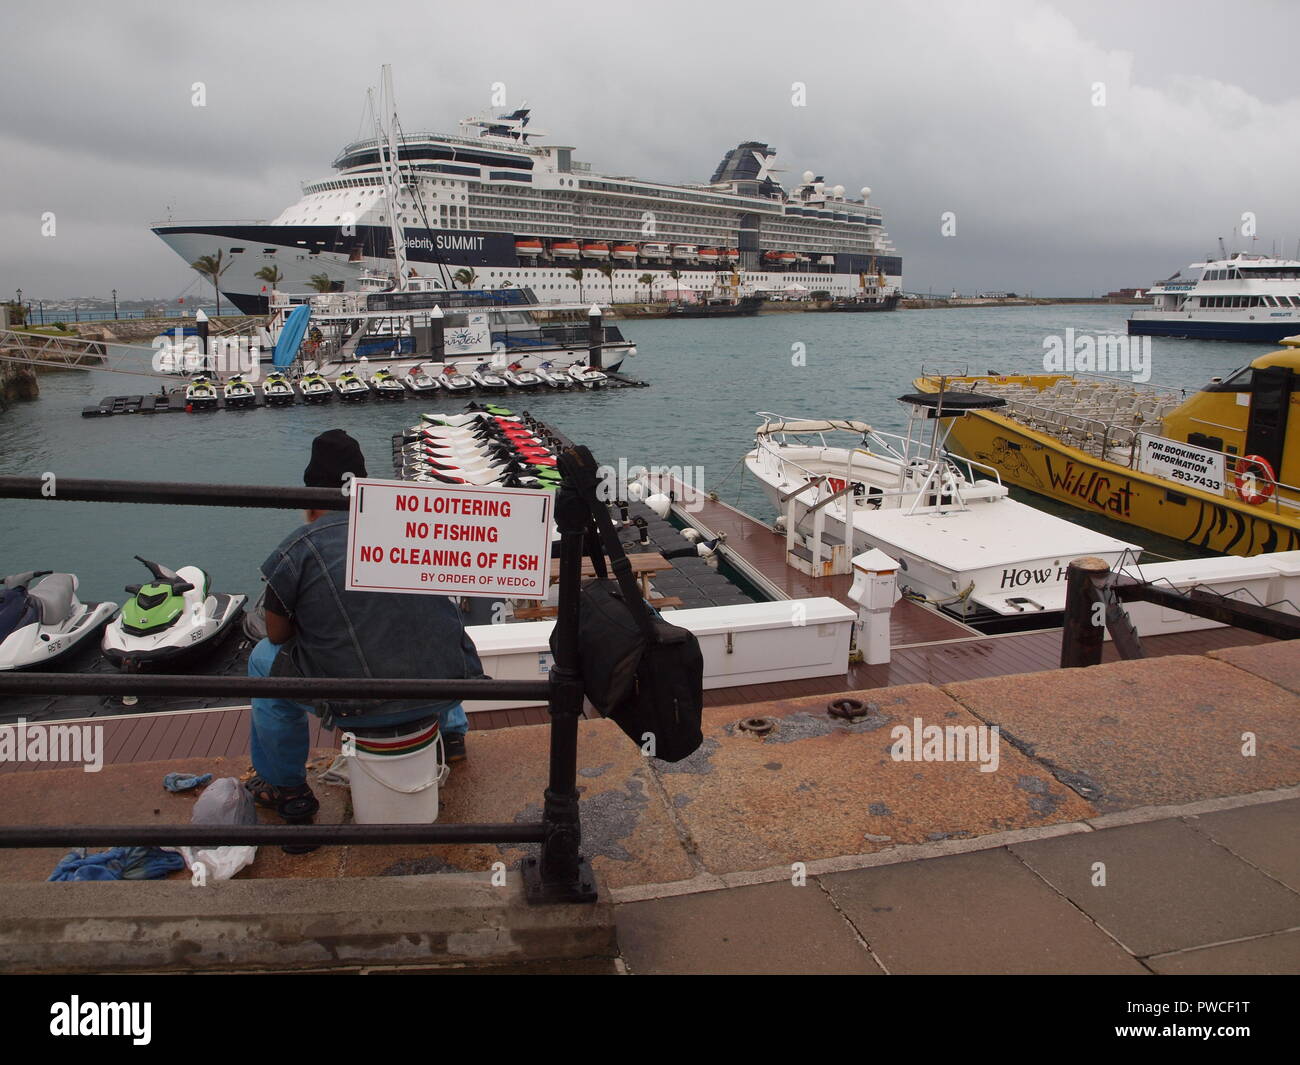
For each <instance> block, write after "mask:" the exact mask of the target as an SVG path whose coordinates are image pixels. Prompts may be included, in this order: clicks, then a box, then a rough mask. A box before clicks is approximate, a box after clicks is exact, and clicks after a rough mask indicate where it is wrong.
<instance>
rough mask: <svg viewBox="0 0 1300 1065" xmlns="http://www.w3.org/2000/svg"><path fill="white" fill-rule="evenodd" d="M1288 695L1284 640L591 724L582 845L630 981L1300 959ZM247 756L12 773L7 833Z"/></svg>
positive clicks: (526, 750)
mask: <svg viewBox="0 0 1300 1065" xmlns="http://www.w3.org/2000/svg"><path fill="white" fill-rule="evenodd" d="M1297 693H1300V645H1296V644H1284V643H1275V644H1267V645H1260V646H1257V647H1243V648H1233V649H1229V650H1224V651H1219V652H1214V653H1212V654H1210V655H1207V656H1171V657H1166V658H1160V659H1151V660H1144V661H1134V662H1117V663H1112V664H1109V665H1103V666H1097V667H1093V668H1091V669H1086V670H1058V671H1054V672H1050V673H1039V674H1030V675H1024V676H1015V677H998V678H990V679H986V680H978V681H969V682H963V683H958V684H949V685H944V686H941V687H936V686H932V685H925V684H917V685H909V686H904V687H897V688H888V689H874V690H871V691H867V692H859V693H854V694H855V696H856V697H857V698H858V699H860V700H862V701H863V702H864V704H865V705H864V706H863V708H862V715H861V716H860V717H859V718H858V719H857V720H855V721H843V720H839V719H836V718H834V717H832V716H830V715H829V714H828V712H827V704H828V702H829V700H830V697H827V696H818V697H805V698H799V699H791V700H782V701H776V702H771V703H764V704H757V705H746V706H732V707H715V708H711V709H708V710H706V711H705V742H704V745H703V747H702V748H701V749H700V750H699V751H697V752H696V754H694V755H693V756H692V757H691V758H689V759H686V760H684V761H682V762H679V763H676V764H673V765H668V764H664V763H660V762H657V761H652V760H648V759H645V758H643V757H642V756H641V755H640V752H639V750H638V748H637V747H636V746H635V745H634V744H632V743H631V742H630V741H629V740H627V739H626V738H625V737H624V736H623V735H622V733H621V732H620V731H619V730H618V729H617V728H616V727H615V726H614V725H613V724H612V722H608V721H584V722H582V723H581V725H580V739H579V765H580V766H581V767H582V768H581V770H580V776H579V785H580V789H581V792H582V800H583V804H582V816H583V833H584V851H585V852H586V854H587V855H588V856H589V857H590V859H591V861H592V865H593V867H594V869H595V871H596V874H597V877H598V878H599V880H600V883H601V886H602V889H603V890H604V891H605V892H606V895H607V898H608V899H609V900H610V901H611V902H612V903H613V904H614V905H615V912H614V917H615V920H616V922H617V926H618V932H619V944H620V947H621V952H622V958H623V964H625V965H626V968H627V969H628V970H630V971H631V972H634V973H640V972H647V973H648V972H705V971H707V972H713V971H718V972H722V971H727V972H731V971H741V972H772V971H779V972H805V971H807V972H812V971H818V972H891V973H892V972H1139V973H1140V972H1203V971H1212V972H1220V971H1222V972H1237V971H1241V972H1297V971H1300V832H1298V831H1297V828H1300V824H1298V822H1300V788H1298V787H1297V785H1300V694H1297ZM755 719H757V721H755ZM751 722H753V724H752V725H751ZM935 726H937V727H938V732H937V735H936V734H935V732H934V727H935ZM993 726H996V727H997V729H998V733H997V734H994V733H993V731H992V727H993ZM981 729H985V730H986V731H984V732H981V731H980V730H981ZM913 732H916V735H915V736H914V737H913V736H912V733H913ZM900 736H905V737H906V740H905V742H901V746H899V744H900ZM547 739H548V730H547V728H546V727H545V726H535V727H523V728H512V729H500V730H496V731H492V732H485V733H475V734H473V735H471V737H470V743H469V748H470V752H469V753H470V757H469V761H468V762H467V763H464V764H462V765H459V766H457V767H456V768H455V770H454V771H453V774H452V778H451V780H450V781H449V782H448V784H447V785H446V786H445V788H444V789H443V792H442V796H441V798H442V811H443V812H442V814H441V816H440V820H443V821H446V822H451V823H455V822H470V821H475V822H485V821H491V822H503V821H506V822H508V821H512V820H535V819H536V818H537V816H538V815H539V813H540V808H539V804H540V799H541V794H542V790H543V788H544V786H545V775H546V747H547ZM981 743H982V744H983V745H982V746H981ZM945 745H946V747H947V749H946V750H945V749H944V748H945ZM896 747H898V750H899V751H902V750H905V751H906V752H907V753H908V754H909V755H910V756H911V758H910V760H900V759H898V758H896V757H894V753H895V752H894V749H895V748H896ZM936 754H942V755H944V756H945V757H944V758H943V759H942V760H937V759H936V758H935V757H934V756H935V755H936ZM244 768H245V766H243V765H242V764H235V763H234V762H233V761H228V762H225V763H222V762H219V761H215V762H208V761H203V760H187V761H184V762H165V763H158V762H154V763H145V764H137V765H120V766H108V767H105V768H104V770H103V771H102V772H100V773H96V774H83V773H81V772H80V771H79V770H53V771H46V772H21V773H9V774H4V775H2V776H0V809H4V811H5V814H4V820H5V822H6V823H9V824H19V823H42V822H44V823H72V824H76V823H81V824H90V823H123V824H126V823H132V824H139V823H167V822H187V821H188V820H189V809H190V807H191V805H192V803H193V798H192V797H191V796H175V795H169V794H167V793H165V792H163V791H162V789H161V787H160V782H161V779H162V776H163V774H164V773H166V772H168V771H170V770H173V769H184V770H187V771H194V772H206V771H212V772H215V773H217V774H218V775H239V774H240V773H241V772H242V771H243V770H244ZM318 791H320V792H321V793H322V796H321V797H322V801H323V803H324V806H323V810H322V814H321V816H320V818H319V820H320V821H321V822H322V823H324V822H338V821H341V820H346V819H347V816H348V810H347V793H346V790H344V789H337V788H327V787H321V788H318ZM527 853H528V848H527V847H524V846H511V845H501V846H496V845H463V846H448V847H437V848H434V847H327V848H322V849H321V850H319V851H317V852H315V853H314V854H311V855H308V856H305V857H299V858H290V857H288V856H285V855H283V854H281V853H280V852H279V851H278V850H277V849H274V848H263V849H262V851H261V852H259V855H258V861H257V863H256V864H255V865H254V866H253V867H252V868H251V869H250V870H248V871H247V872H246V873H245V874H242V875H241V879H242V878H243V877H252V878H261V879H264V880H267V881H274V882H276V883H279V884H281V885H283V886H284V887H285V888H286V889H291V886H292V884H293V883H294V882H295V881H298V882H302V881H303V879H304V878H311V879H313V880H317V879H320V878H325V879H334V878H349V877H355V878H368V879H369V880H370V881H373V880H374V878H376V877H400V876H411V875H422V874H436V873H465V874H473V875H481V874H484V873H485V872H486V871H487V870H488V869H489V868H490V867H491V866H492V865H493V863H495V862H498V861H499V862H504V863H505V864H506V865H507V866H508V867H511V868H514V867H517V865H518V863H519V861H520V859H521V858H522V857H523V856H525V855H526V854H527ZM58 857H59V855H58V854H57V853H53V852H50V851H11V852H3V851H0V881H10V882H13V881H26V882H31V881H35V880H41V879H43V878H44V877H45V876H47V875H48V872H49V870H50V869H51V868H53V865H54V863H55V861H56V860H57V858H58ZM286 881H287V883H286ZM796 883H801V884H802V885H803V886H795V884H796ZM3 917H4V910H3V895H0V918H3ZM533 960H536V959H529V958H522V957H521V958H519V959H518V961H519V962H520V963H523V962H529V961H533ZM437 961H438V959H437V958H434V957H431V958H430V959H429V962H430V963H431V964H436V963H437ZM601 968H602V967H601V966H600V965H597V966H596V969H597V970H600V969H601Z"/></svg>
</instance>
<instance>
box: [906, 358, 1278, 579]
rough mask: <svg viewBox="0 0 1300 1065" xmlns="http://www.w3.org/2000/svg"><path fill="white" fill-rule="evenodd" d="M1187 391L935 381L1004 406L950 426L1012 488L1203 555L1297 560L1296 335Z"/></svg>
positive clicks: (988, 379) (922, 385) (1037, 379)
mask: <svg viewBox="0 0 1300 1065" xmlns="http://www.w3.org/2000/svg"><path fill="white" fill-rule="evenodd" d="M1283 344H1284V346H1283V348H1282V349H1281V350H1279V351H1274V352H1271V353H1269V354H1267V355H1261V356H1259V357H1258V358H1256V359H1254V360H1253V361H1252V362H1250V363H1249V364H1248V365H1246V366H1243V367H1241V369H1239V370H1237V371H1235V372H1234V373H1231V374H1229V375H1228V376H1227V377H1226V378H1222V379H1220V378H1215V379H1214V380H1212V381H1211V382H1210V383H1209V384H1207V385H1206V386H1205V387H1204V388H1202V389H1201V390H1200V391H1199V392H1193V393H1192V394H1191V395H1186V394H1184V393H1182V392H1176V391H1170V390H1162V389H1158V388H1150V387H1144V386H1139V385H1135V384H1132V383H1131V382H1128V381H1116V380H1113V379H1108V378H1106V377H1103V376H1094V375H1085V374H1026V375H1007V376H988V375H984V376H959V377H948V376H936V375H927V376H925V377H922V378H920V379H918V380H917V381H916V387H917V388H918V389H919V390H920V391H922V392H929V393H939V392H942V393H943V394H944V395H946V396H949V397H954V398H961V399H963V400H965V399H967V398H968V397H970V396H971V394H972V393H973V394H975V395H978V396H988V397H991V398H998V399H1002V400H1003V401H1004V405H1002V406H1000V407H996V408H987V409H979V410H974V411H972V412H971V413H970V415H969V416H967V417H965V418H962V419H961V420H959V421H958V422H957V423H956V424H955V425H954V427H953V430H952V434H951V443H952V446H953V448H954V450H956V451H957V452H959V453H960V454H962V455H964V456H967V457H968V458H970V459H972V460H975V461H978V462H981V463H984V464H986V465H988V466H991V467H993V468H995V469H996V470H997V471H998V472H999V474H1000V475H1001V477H1003V478H1004V479H1005V480H1007V481H1008V482H1010V483H1011V484H1014V485H1018V486H1019V487H1021V488H1025V489H1028V490H1029V491H1031V492H1035V493H1037V494H1039V495H1043V496H1047V497H1049V498H1051V499H1056V500H1059V501H1061V502H1063V503H1068V504H1070V505H1071V506H1074V507H1078V508H1079V509H1080V510H1085V511H1088V512H1090V513H1093V514H1100V515H1103V516H1105V517H1107V518H1111V519H1114V520H1116V521H1122V522H1126V523H1127V524H1130V525H1134V526H1138V527H1139V528H1143V529H1149V530H1151V531H1152V532H1156V533H1160V534H1161V535H1163V536H1168V537H1172V538H1173V539H1175V540H1182V541H1185V542H1186V543H1189V544H1192V545H1194V546H1196V547H1199V548H1202V549H1204V550H1206V551H1210V552H1215V553H1222V554H1232V555H1256V554H1261V553H1270V552H1278V551H1293V550H1297V549H1300V488H1297V487H1296V485H1298V484H1300V413H1297V410H1298V408H1300V336H1297V337H1289V338H1287V340H1285V341H1283Z"/></svg>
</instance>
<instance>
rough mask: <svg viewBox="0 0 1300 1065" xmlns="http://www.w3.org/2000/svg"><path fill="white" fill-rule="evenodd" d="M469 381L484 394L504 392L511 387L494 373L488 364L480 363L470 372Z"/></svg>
mask: <svg viewBox="0 0 1300 1065" xmlns="http://www.w3.org/2000/svg"><path fill="white" fill-rule="evenodd" d="M469 379H470V380H471V381H473V382H474V384H476V385H477V386H478V387H479V388H480V389H482V390H483V391H484V392H504V391H505V390H506V389H507V388H509V387H510V386H509V385H508V384H507V383H506V379H505V378H504V377H502V376H501V375H500V374H496V373H493V372H492V371H491V370H490V369H489V368H488V364H487V363H485V362H484V363H480V364H479V365H478V367H477V368H476V369H474V370H473V371H471V372H470V375H469Z"/></svg>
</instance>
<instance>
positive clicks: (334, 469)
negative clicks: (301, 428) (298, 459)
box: [302, 429, 367, 488]
mask: <svg viewBox="0 0 1300 1065" xmlns="http://www.w3.org/2000/svg"><path fill="white" fill-rule="evenodd" d="M349 473H350V474H352V475H353V476H354V477H365V476H367V474H366V457H365V456H364V455H363V454H361V445H360V444H358V443H357V442H356V441H355V440H353V439H352V437H350V436H348V434H347V433H345V432H344V431H343V430H342V429H330V430H329V431H328V432H324V433H321V434H320V436H318V437H316V439H315V440H313V441H312V442H311V461H310V462H309V463H307V468H306V469H305V470H303V471H302V483H303V484H305V485H306V486H307V487H308V488H338V487H339V486H340V485H341V484H342V483H343V477H344V475H345V474H349Z"/></svg>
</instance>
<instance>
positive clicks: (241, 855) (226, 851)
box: [175, 777, 257, 883]
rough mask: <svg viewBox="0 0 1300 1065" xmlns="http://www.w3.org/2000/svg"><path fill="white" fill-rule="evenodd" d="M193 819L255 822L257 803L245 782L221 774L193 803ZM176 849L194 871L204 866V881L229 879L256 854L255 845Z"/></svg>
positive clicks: (199, 822) (198, 822) (218, 822)
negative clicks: (198, 866)
mask: <svg viewBox="0 0 1300 1065" xmlns="http://www.w3.org/2000/svg"><path fill="white" fill-rule="evenodd" d="M190 821H191V823H193V824H196V825H255V824H257V807H256V806H255V805H254V804H253V796H252V795H250V794H249V792H248V789H247V788H245V787H244V785H243V784H241V783H240V782H239V781H238V780H236V779H235V778H234V777H222V778H221V779H220V780H214V781H213V782H212V783H211V784H209V785H208V786H207V787H206V788H204V789H203V794H202V795H200V796H199V797H198V801H196V802H195V803H194V812H193V813H192V814H191V815H190ZM175 850H177V851H178V852H179V853H180V855H181V857H183V858H184V859H185V861H186V863H187V864H188V865H189V867H190V871H191V872H194V867H195V866H196V865H201V866H202V867H203V870H202V873H200V874H199V875H200V876H201V877H202V878H203V880H204V881H206V880H207V879H212V880H229V879H230V878H231V877H232V876H234V875H235V874H236V873H237V872H239V871H240V870H241V869H244V868H246V867H248V866H250V865H252V864H253V859H254V858H256V857H257V848H256V847H230V846H225V847H205V848H200V849H198V850H196V849H194V848H192V847H176V848H175ZM197 882H198V881H196V883H197Z"/></svg>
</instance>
